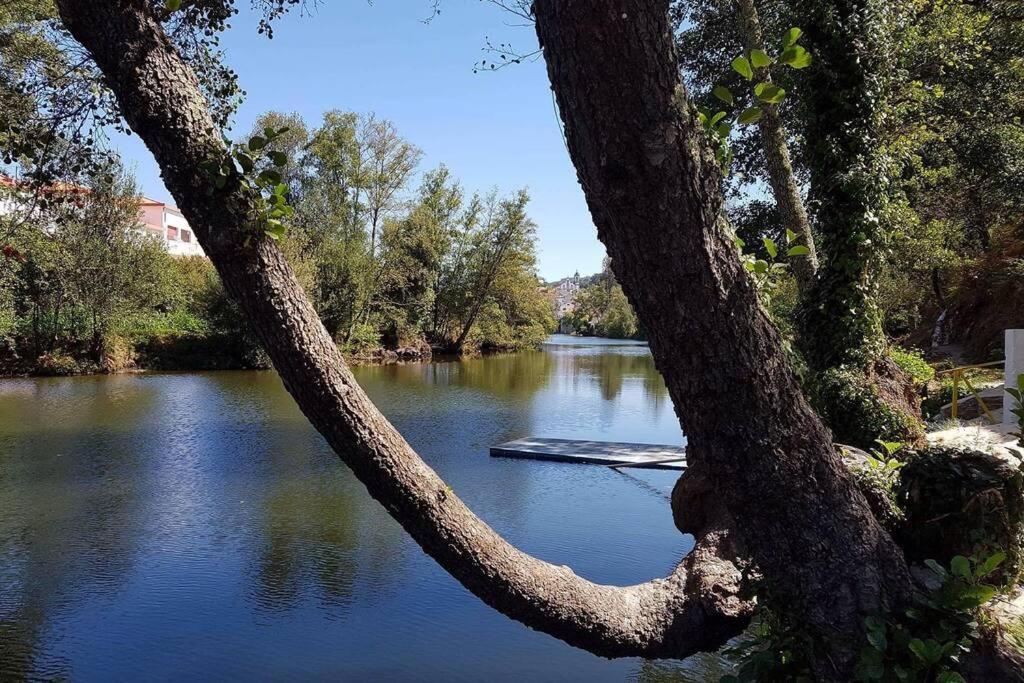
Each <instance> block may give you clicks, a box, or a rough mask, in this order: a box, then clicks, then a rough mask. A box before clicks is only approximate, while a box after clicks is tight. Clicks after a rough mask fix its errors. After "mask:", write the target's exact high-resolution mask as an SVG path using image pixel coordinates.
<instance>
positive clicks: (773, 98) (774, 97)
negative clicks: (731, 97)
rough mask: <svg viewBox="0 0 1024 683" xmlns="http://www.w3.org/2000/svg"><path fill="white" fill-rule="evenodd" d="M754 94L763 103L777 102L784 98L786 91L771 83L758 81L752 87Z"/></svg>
mask: <svg viewBox="0 0 1024 683" xmlns="http://www.w3.org/2000/svg"><path fill="white" fill-rule="evenodd" d="M761 86H764V87H761ZM758 90H760V92H758ZM754 95H755V96H756V97H757V99H758V100H760V101H761V102H764V103H765V104H778V103H779V102H781V101H782V100H783V99H785V97H786V91H785V90H783V89H782V88H780V87H779V86H777V85H775V84H773V83H759V84H758V86H757V88H755V89H754Z"/></svg>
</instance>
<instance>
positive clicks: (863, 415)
mask: <svg viewBox="0 0 1024 683" xmlns="http://www.w3.org/2000/svg"><path fill="white" fill-rule="evenodd" d="M807 384H808V395H809V398H810V400H811V403H812V404H813V405H814V407H815V409H816V410H817V411H818V413H819V414H820V415H821V417H822V419H824V420H825V422H826V423H828V425H829V427H831V428H832V433H833V435H834V436H835V439H836V441H837V442H839V443H843V444H847V445H850V446H856V447H858V448H864V449H869V448H872V447H873V446H874V445H875V444H876V443H877V442H878V441H898V442H901V443H916V442H917V441H918V440H919V439H920V436H921V427H920V425H919V424H917V422H916V421H915V420H914V419H913V418H912V417H911V416H910V415H908V414H907V413H905V412H903V411H901V410H899V409H897V408H894V407H892V406H891V405H889V404H888V403H887V402H886V401H885V399H884V398H883V397H882V395H881V392H880V391H879V389H878V386H877V384H875V383H872V382H871V380H870V379H869V378H868V376H867V375H866V374H865V373H864V372H862V371H861V370H859V369H857V368H854V367H850V366H839V367H836V368H829V369H828V370H825V371H824V372H820V373H817V374H816V375H814V376H813V377H810V378H809V379H808V382H807Z"/></svg>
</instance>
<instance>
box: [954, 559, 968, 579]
mask: <svg viewBox="0 0 1024 683" xmlns="http://www.w3.org/2000/svg"><path fill="white" fill-rule="evenodd" d="M949 568H950V569H952V570H953V575H954V576H962V577H964V578H965V579H968V580H970V578H971V562H970V560H968V559H967V558H966V557H964V556H963V555H957V556H956V557H954V558H953V559H952V560H950V561H949Z"/></svg>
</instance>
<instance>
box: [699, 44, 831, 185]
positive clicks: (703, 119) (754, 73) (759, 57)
mask: <svg viewBox="0 0 1024 683" xmlns="http://www.w3.org/2000/svg"><path fill="white" fill-rule="evenodd" d="M801 34H802V31H801V30H800V29H799V28H791V29H789V30H788V31H787V32H786V34H785V35H784V36H783V38H782V41H781V43H782V47H781V49H780V51H779V54H778V56H777V57H772V56H771V55H769V54H768V53H767V52H765V51H764V50H760V49H756V50H751V51H750V52H749V53H744V54H741V55H739V56H738V57H735V58H734V59H733V60H732V62H731V63H730V66H731V67H732V70H733V71H734V72H736V73H737V74H739V75H740V76H741V77H742V78H743V79H745V80H747V81H754V80H755V77H756V79H757V80H758V82H757V83H756V84H754V86H753V87H752V88H751V94H752V96H753V102H752V103H750V104H749V105H748V106H745V107H744V108H743V109H742V110H741V111H740V112H739V113H738V114H734V115H731V116H730V114H729V112H727V111H719V112H714V113H713V112H712V111H711V110H710V109H704V108H701V109H700V110H699V111H698V114H697V116H698V120H699V122H700V124H701V126H702V127H703V128H704V132H705V133H706V134H707V135H708V138H709V139H710V140H711V142H712V146H713V148H714V150H715V159H716V160H717V161H718V163H719V165H720V166H721V167H722V168H723V169H728V168H729V166H730V164H731V161H732V149H731V147H730V144H729V137H730V135H731V134H732V131H733V126H734V125H737V124H738V125H741V126H746V125H750V124H752V123H757V122H758V121H760V120H761V118H762V117H763V116H764V113H765V112H764V108H763V107H764V106H773V107H774V106H777V105H779V104H781V103H782V101H783V100H784V99H785V97H786V91H785V90H784V89H783V88H781V87H779V86H778V85H776V84H774V83H772V82H771V81H770V71H771V67H772V66H773V65H775V64H781V65H785V66H790V67H793V68H795V69H802V68H804V67H806V66H808V65H810V63H811V55H810V53H809V52H807V50H806V49H804V48H803V47H801V46H799V45H795V42H796V40H797V39H798V38H799V37H800V35H801ZM711 94H712V95H713V96H714V97H715V98H717V99H718V100H720V101H722V102H724V103H725V104H727V105H729V106H730V107H732V106H734V105H736V104H737V98H736V97H735V96H734V95H733V93H732V91H731V90H729V88H727V87H726V86H724V85H721V84H718V85H715V86H714V87H713V88H712V89H711ZM730 118H731V119H732V120H731V121H730V120H729V119H730Z"/></svg>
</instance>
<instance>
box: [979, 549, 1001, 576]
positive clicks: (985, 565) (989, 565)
mask: <svg viewBox="0 0 1024 683" xmlns="http://www.w3.org/2000/svg"><path fill="white" fill-rule="evenodd" d="M1005 559H1006V553H1004V552H1002V551H999V552H997V553H995V554H993V555H989V556H988V557H987V558H986V559H985V561H984V562H982V563H981V566H980V567H978V568H977V569H976V570H975V571H974V573H975V575H977V576H978V577H979V578H981V577H985V576H988V575H989V574H991V573H992V572H994V571H995V570H996V569H997V568H998V567H999V565H1001V564H1002V563H1003V560H1005Z"/></svg>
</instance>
